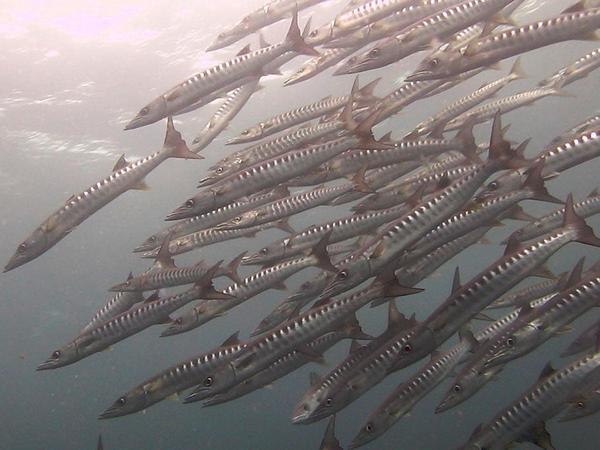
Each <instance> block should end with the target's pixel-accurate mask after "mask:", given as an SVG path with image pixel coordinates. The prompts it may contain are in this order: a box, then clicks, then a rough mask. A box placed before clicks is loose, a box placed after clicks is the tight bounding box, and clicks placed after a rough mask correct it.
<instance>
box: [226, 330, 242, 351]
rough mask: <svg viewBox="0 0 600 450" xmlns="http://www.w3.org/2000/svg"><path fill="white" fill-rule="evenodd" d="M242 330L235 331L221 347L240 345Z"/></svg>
mask: <svg viewBox="0 0 600 450" xmlns="http://www.w3.org/2000/svg"><path fill="white" fill-rule="evenodd" d="M239 336H240V332H239V331H236V332H235V333H233V334H232V335H231V336H229V337H228V338H227V339H225V340H224V341H223V343H222V344H221V347H229V346H231V345H238V344H239V343H240V339H239Z"/></svg>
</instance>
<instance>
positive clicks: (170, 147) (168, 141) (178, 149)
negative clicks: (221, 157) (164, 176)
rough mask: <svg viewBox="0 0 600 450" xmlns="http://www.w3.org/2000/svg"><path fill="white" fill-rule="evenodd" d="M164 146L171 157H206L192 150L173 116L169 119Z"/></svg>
mask: <svg viewBox="0 0 600 450" xmlns="http://www.w3.org/2000/svg"><path fill="white" fill-rule="evenodd" d="M163 148H164V149H166V150H167V151H168V152H169V158H182V159H204V157H203V156H200V155H198V154H196V153H194V152H191V151H190V149H189V148H188V146H187V144H186V143H185V141H184V140H183V138H182V137H181V133H180V132H179V131H177V130H176V129H175V126H174V125H173V118H172V117H171V116H169V117H168V119H167V133H166V135H165V142H164V144H163Z"/></svg>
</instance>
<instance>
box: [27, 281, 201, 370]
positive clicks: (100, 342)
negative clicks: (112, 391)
mask: <svg viewBox="0 0 600 450" xmlns="http://www.w3.org/2000/svg"><path fill="white" fill-rule="evenodd" d="M205 292H206V289H205V287H204V286H202V285H195V286H194V287H192V288H191V289H189V290H187V291H185V292H183V293H181V294H176V295H172V296H170V297H165V298H162V299H158V300H154V301H151V302H148V303H144V304H143V305H141V306H139V307H134V308H132V309H130V310H128V311H125V312H123V313H121V314H119V315H117V316H115V317H113V318H112V319H110V320H109V321H107V322H103V323H101V324H100V325H99V326H97V327H96V328H92V329H91V330H89V331H86V332H85V333H84V334H81V335H79V336H77V337H76V338H75V339H74V340H73V341H71V342H69V343H68V344H66V345H65V346H63V347H62V348H60V349H58V350H55V351H54V352H53V353H52V355H51V356H50V358H48V359H47V360H46V362H44V363H42V364H40V365H39V366H38V368H37V370H47V369H56V368H58V367H63V366H66V365H69V364H73V363H74V362H77V361H79V360H80V359H83V358H85V357H87V356H90V355H92V354H94V353H96V352H99V351H102V350H104V349H106V348H108V347H110V346H111V345H113V344H115V343H117V342H119V341H122V340H123V339H126V338H128V337H129V336H133V335H134V334H136V333H139V332H140V331H142V330H145V329H146V328H148V327H150V326H152V325H156V324H158V323H162V322H165V321H166V320H168V319H169V314H171V313H172V312H173V311H176V310H177V309H179V308H181V307H182V306H184V305H186V304H187V303H189V302H191V301H193V300H196V299H198V298H201V297H202V296H203V295H204V293H205Z"/></svg>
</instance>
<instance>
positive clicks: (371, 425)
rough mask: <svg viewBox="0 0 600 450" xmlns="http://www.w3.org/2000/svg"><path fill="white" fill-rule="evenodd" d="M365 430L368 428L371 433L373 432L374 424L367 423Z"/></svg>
mask: <svg viewBox="0 0 600 450" xmlns="http://www.w3.org/2000/svg"><path fill="white" fill-rule="evenodd" d="M365 430H367V431H368V432H369V433H372V432H373V424H372V423H371V422H369V423H368V424H366V425H365Z"/></svg>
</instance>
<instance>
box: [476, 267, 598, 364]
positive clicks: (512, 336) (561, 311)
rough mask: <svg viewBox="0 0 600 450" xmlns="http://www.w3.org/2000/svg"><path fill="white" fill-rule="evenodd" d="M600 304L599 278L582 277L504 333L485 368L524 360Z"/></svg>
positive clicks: (591, 276)
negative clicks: (565, 327) (524, 356)
mask: <svg viewBox="0 0 600 450" xmlns="http://www.w3.org/2000/svg"><path fill="white" fill-rule="evenodd" d="M599 300H600V275H599V272H598V271H597V270H596V271H595V273H593V274H591V275H590V276H588V277H585V278H584V279H583V280H581V281H580V282H579V283H577V284H575V285H574V286H572V287H570V288H569V289H567V290H565V291H562V292H560V293H558V294H557V295H556V296H555V297H554V298H553V299H551V300H550V301H549V302H548V303H546V304H545V305H543V306H542V307H540V308H537V309H535V310H534V311H532V312H531V313H529V314H524V315H523V317H522V318H521V319H520V320H519V321H518V322H516V323H515V324H514V325H513V326H512V327H510V328H509V329H507V330H505V332H504V333H503V334H502V336H500V337H499V338H498V339H497V340H496V342H495V344H494V345H493V348H492V350H491V351H490V353H489V357H488V358H487V361H486V362H485V367H495V366H498V365H503V364H506V363H507V362H509V361H512V360H513V359H516V358H519V357H520V356H523V355H525V354H527V353H529V352H531V351H532V350H534V349H535V348H537V347H538V346H540V345H541V344H542V343H544V342H546V341H547V340H548V339H550V338H551V337H552V336H553V335H554V333H556V332H558V331H559V330H560V329H561V328H562V327H564V326H566V325H568V324H569V323H571V322H572V321H574V320H575V319H576V318H578V317H579V316H581V315H582V314H584V313H586V312H587V311H589V310H590V309H591V308H593V307H594V306H598V305H599Z"/></svg>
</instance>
